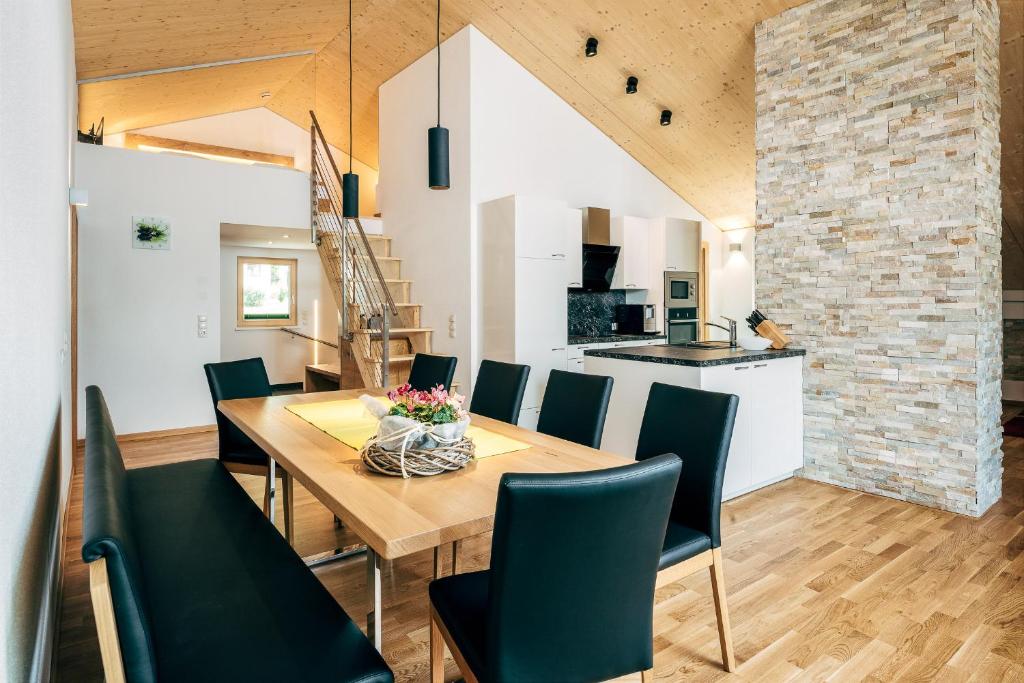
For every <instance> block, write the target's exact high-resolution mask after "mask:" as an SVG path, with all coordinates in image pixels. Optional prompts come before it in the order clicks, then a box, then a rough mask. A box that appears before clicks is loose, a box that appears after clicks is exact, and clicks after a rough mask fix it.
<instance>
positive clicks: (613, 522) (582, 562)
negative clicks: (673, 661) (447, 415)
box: [485, 455, 681, 682]
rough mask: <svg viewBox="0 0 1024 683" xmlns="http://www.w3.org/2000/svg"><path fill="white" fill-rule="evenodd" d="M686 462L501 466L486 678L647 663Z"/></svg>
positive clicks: (613, 670)
mask: <svg viewBox="0 0 1024 683" xmlns="http://www.w3.org/2000/svg"><path fill="white" fill-rule="evenodd" d="M680 466H681V463H680V461H679V458H677V457H676V456H674V455H667V456H665V457H663V458H656V459H651V460H648V461H647V462H643V463H632V464H629V465H625V466H623V467H616V468H612V469H607V470H598V471H593V472H578V473H570V474H505V475H504V476H502V478H501V483H500V484H499V487H498V504H497V510H496V512H495V518H494V536H493V539H492V543H491V576H490V590H489V602H488V607H487V643H486V647H487V657H486V660H487V664H486V666H487V667H488V670H487V672H486V676H485V680H487V681H519V680H524V681H527V680H529V681H565V682H570V681H598V680H607V679H611V678H615V677H617V676H622V675H625V674H628V673H633V672H637V671H644V670H647V669H650V668H651V666H652V662H653V649H652V648H653V643H652V640H653V615H654V588H655V581H656V579H657V573H658V561H659V559H660V556H661V547H662V544H663V542H664V540H665V530H666V528H667V526H668V514H669V509H670V508H671V505H672V495H673V493H674V492H675V489H676V482H677V481H678V480H679V471H680ZM637 520H643V524H637Z"/></svg>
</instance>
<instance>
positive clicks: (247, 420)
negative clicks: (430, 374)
mask: <svg viewBox="0 0 1024 683" xmlns="http://www.w3.org/2000/svg"><path fill="white" fill-rule="evenodd" d="M365 393H371V392H367V391H366V390H364V389H356V390H353V389H349V390H343V391H325V392H319V393H312V394H292V395H285V396H271V397H267V398H245V399H234V400H229V401H221V402H220V403H219V404H218V405H217V408H218V410H220V412H221V413H223V414H224V415H225V416H227V418H228V419H229V420H231V421H232V422H233V423H234V424H235V425H237V426H238V428H239V429H241V430H242V431H243V432H244V433H245V434H246V435H247V436H248V437H249V438H251V439H252V440H253V441H255V442H256V443H257V444H258V445H259V446H260V447H261V448H262V449H263V450H264V451H266V453H267V454H268V455H269V456H270V457H271V458H272V459H273V460H274V461H275V463H276V465H277V466H281V467H284V468H285V470H287V472H288V473H289V474H290V475H291V476H292V478H293V479H294V480H296V481H298V482H299V483H300V484H302V486H303V487H305V488H306V489H307V490H308V491H309V492H310V493H311V494H313V496H315V497H316V498H317V500H319V501H320V503H322V504H323V505H324V506H325V507H327V508H328V509H329V510H330V511H331V512H333V513H334V515H335V516H336V517H338V518H339V519H340V520H341V521H342V522H343V523H344V524H346V525H347V526H348V527H349V529H350V530H352V531H353V532H354V533H355V534H356V535H358V536H359V537H360V538H361V539H362V541H363V542H364V543H365V544H366V546H367V551H366V567H367V589H368V592H369V598H370V608H369V612H368V613H367V619H366V623H367V629H366V630H367V636H368V637H369V638H370V639H371V640H372V641H373V643H374V645H375V646H376V647H377V649H378V650H380V649H381V623H382V618H381V562H382V560H393V559H396V558H399V557H405V556H407V555H411V554H413V553H418V552H422V551H426V550H431V549H433V550H434V558H435V560H434V567H435V575H437V574H438V573H439V563H438V553H439V550H440V548H442V547H444V546H447V545H448V544H452V548H453V553H457V549H458V544H459V542H460V541H463V540H464V539H467V538H470V537H473V536H476V535H478V534H483V533H486V532H488V531H490V530H491V529H492V527H493V525H494V511H495V506H496V503H497V493H498V483H499V482H500V480H501V476H502V475H503V474H505V473H506V472H531V473H560V472H579V471H585V470H597V469H605V468H609V467H616V466H620V465H625V464H628V463H629V462H630V461H628V460H626V459H625V458H622V457H621V456H618V455H613V454H611V453H606V452H603V451H599V450H595V449H593V448H588V447H586V446H581V445H579V444H575V443H572V442H569V441H565V440H563V439H558V438H555V437H552V436H547V435H545V434H540V433H538V432H534V431H531V430H528V429H524V428H522V427H517V426H515V425H510V424H507V423H504V422H499V421H498V420H493V419H490V418H487V417H483V416H481V415H472V422H473V424H474V425H477V426H479V427H482V428H484V429H487V430H490V431H492V432H496V433H498V434H502V435H505V436H508V437H511V438H513V439H516V440H518V441H521V442H524V443H526V444H528V445H529V448H526V449H524V450H518V451H514V452H510V453H503V454H499V455H493V456H490V457H487V458H482V459H476V460H473V461H472V462H471V463H470V464H469V465H468V466H466V467H465V468H463V469H461V470H458V471H455V472H448V473H444V474H440V475H436V476H432V477H414V478H410V479H402V478H400V477H390V476H385V475H381V474H377V473H374V472H372V471H369V470H368V469H367V468H366V467H365V466H363V464H362V462H361V460H360V457H359V453H358V451H357V450H356V449H354V448H352V447H350V446H348V445H346V444H345V443H343V442H341V441H339V440H337V439H335V438H334V437H333V436H330V435H329V434H327V433H326V432H324V431H321V430H320V429H319V428H317V427H315V426H314V425H312V424H310V423H309V422H307V421H306V420H304V419H302V418H301V417H299V416H298V415H296V414H294V413H292V412H291V411H289V410H288V409H287V408H286V406H289V405H295V404H301V403H318V402H322V401H336V400H341V399H352V398H358V397H359V396H360V395H362V394H365ZM372 393H377V394H380V393H382V392H380V390H377V391H376V392H372ZM454 557H455V555H454V554H453V558H454ZM452 571H453V572H454V571H455V566H454V564H453V567H452Z"/></svg>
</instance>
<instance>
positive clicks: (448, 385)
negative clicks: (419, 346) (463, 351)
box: [408, 353, 459, 391]
mask: <svg viewBox="0 0 1024 683" xmlns="http://www.w3.org/2000/svg"><path fill="white" fill-rule="evenodd" d="M458 360H459V359H458V358H456V357H455V356H435V355H434V354H432V353H417V354H416V355H415V356H414V357H413V359H412V367H411V368H409V380H408V381H409V384H410V386H412V388H413V389H419V390H420V391H430V390H431V389H433V388H434V387H436V386H437V385H438V384H440V385H441V386H443V387H444V389H445V391H451V389H452V379H453V378H454V377H455V364H456V363H457V362H458Z"/></svg>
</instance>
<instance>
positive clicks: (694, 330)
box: [665, 308, 700, 344]
mask: <svg viewBox="0 0 1024 683" xmlns="http://www.w3.org/2000/svg"><path fill="white" fill-rule="evenodd" d="M699 325H700V321H698V320H697V309H696V308H666V309H665V337H666V339H665V341H667V342H668V343H669V344H686V343H687V342H695V341H697V340H698V339H700V336H699V334H698V333H699V331H700V330H699Z"/></svg>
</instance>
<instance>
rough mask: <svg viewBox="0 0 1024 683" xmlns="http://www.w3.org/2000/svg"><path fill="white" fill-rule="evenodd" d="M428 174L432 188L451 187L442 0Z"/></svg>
mask: <svg viewBox="0 0 1024 683" xmlns="http://www.w3.org/2000/svg"><path fill="white" fill-rule="evenodd" d="M427 155H428V162H427V167H428V169H427V170H428V176H429V178H430V189H431V190H447V189H448V188H449V187H451V180H450V178H449V176H448V129H447V128H442V127H441V0H437V125H436V126H434V127H433V128H431V129H430V130H428V131H427Z"/></svg>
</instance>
